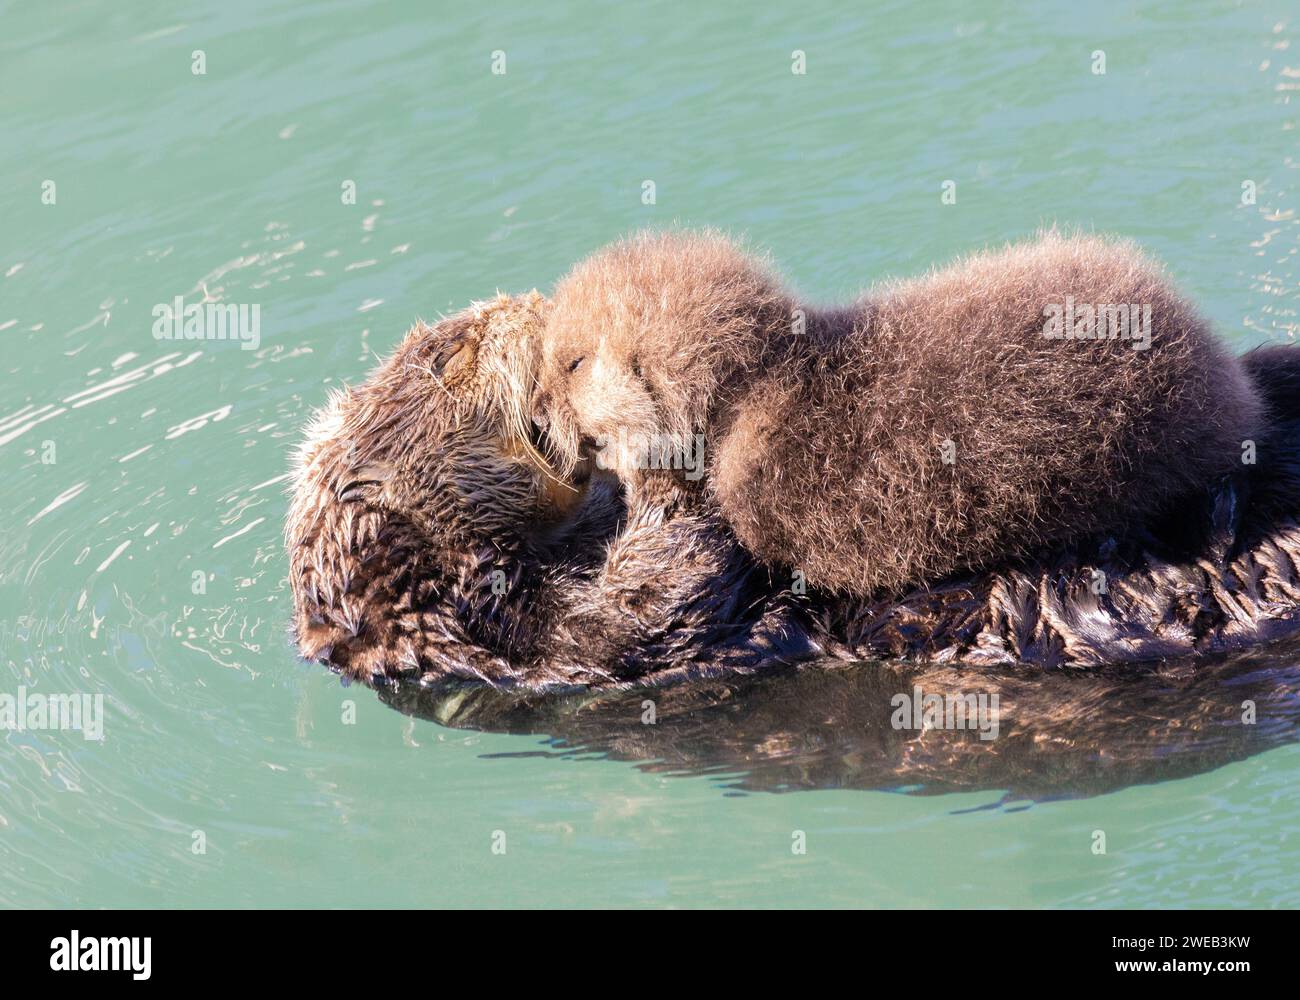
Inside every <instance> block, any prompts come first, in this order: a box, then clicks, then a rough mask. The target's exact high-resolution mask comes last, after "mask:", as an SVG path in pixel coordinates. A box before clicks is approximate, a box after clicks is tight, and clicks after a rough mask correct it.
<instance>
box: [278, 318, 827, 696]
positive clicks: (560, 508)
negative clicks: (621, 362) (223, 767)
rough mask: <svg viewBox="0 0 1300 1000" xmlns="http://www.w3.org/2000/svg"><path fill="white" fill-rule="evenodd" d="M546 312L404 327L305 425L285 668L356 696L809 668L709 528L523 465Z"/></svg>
mask: <svg viewBox="0 0 1300 1000" xmlns="http://www.w3.org/2000/svg"><path fill="white" fill-rule="evenodd" d="M546 308H547V304H546V302H545V300H544V299H543V298H542V297H541V296H539V295H536V294H533V295H530V296H525V297H519V298H509V297H504V296H502V297H500V298H498V299H497V300H495V301H493V302H488V303H481V304H478V305H476V306H474V307H472V308H470V309H468V310H466V311H465V312H462V313H459V314H457V315H455V316H452V317H449V318H447V319H445V320H443V321H441V322H439V323H437V324H435V325H433V326H427V325H424V324H419V325H417V326H416V327H415V328H414V329H412V330H411V332H410V333H409V334H408V335H407V336H406V338H405V340H403V342H402V343H401V345H400V346H399V347H398V348H397V350H396V351H395V352H394V353H393V355H392V356H391V357H390V358H389V359H388V360H387V361H385V362H384V363H383V364H382V365H380V366H379V368H378V369H377V370H376V371H375V372H373V373H372V374H371V376H370V377H369V378H368V379H367V380H366V381H365V382H364V383H363V384H361V385H360V386H358V387H356V388H352V389H347V390H344V391H342V392H338V393H336V394H335V395H334V396H333V397H332V398H331V399H330V401H329V402H328V404H327V405H326V406H325V407H324V408H323V409H322V410H321V411H320V413H318V414H317V416H316V417H315V419H314V420H313V421H312V423H311V425H310V427H309V428H308V430H307V434H306V440H305V442H304V443H303V445H302V446H301V448H300V449H299V452H298V455H297V457H296V462H295V474H294V481H293V486H292V490H293V501H292V504H291V506H290V510H289V514H288V520H287V525H286V546H287V549H288V553H289V563H290V575H289V580H290V585H291V588H292V592H293V601H294V621H293V632H294V636H295V639H296V641H297V644H298V648H299V651H300V652H301V654H302V655H303V656H304V657H305V658H308V659H314V660H319V661H321V662H323V663H326V664H328V665H330V666H331V667H333V668H334V669H336V670H337V671H339V672H340V673H342V674H344V675H345V676H347V677H349V678H354V679H358V680H362V681H365V682H367V683H371V684H382V683H384V682H386V681H390V680H396V679H406V680H416V681H423V682H431V681H436V680H445V679H448V678H462V679H467V680H474V681H480V682H484V683H486V684H489V685H492V686H494V687H520V686H523V687H528V688H532V689H547V690H554V689H557V688H570V687H582V686H602V685H611V684H619V683H623V682H627V681H629V680H634V679H637V678H640V677H642V676H644V675H646V674H649V673H655V674H658V675H660V676H663V677H669V676H674V675H677V674H691V675H701V676H709V675H710V674H713V673H719V674H721V673H743V672H746V671H749V670H754V669H758V668H760V667H762V666H764V665H767V664H769V663H771V662H773V661H774V660H776V659H781V658H785V659H799V658H802V657H805V656H807V655H808V653H809V648H810V643H809V642H808V640H807V639H806V637H805V635H804V633H803V631H802V630H800V629H798V628H795V627H793V626H792V624H791V622H790V619H791V618H792V615H793V606H794V601H793V600H792V599H791V598H790V597H789V596H786V595H781V594H773V593H771V592H770V586H768V581H767V578H766V575H765V574H764V573H763V572H761V571H760V570H759V568H758V567H756V566H755V565H754V564H753V562H752V560H750V559H748V557H747V556H746V555H745V554H744V552H743V550H742V549H741V548H740V546H739V545H738V544H737V543H736V542H735V540H734V539H733V538H731V537H730V536H729V534H728V533H727V532H726V531H725V530H723V529H722V528H721V527H720V526H719V525H717V524H711V523H709V522H708V520H707V518H701V517H698V516H695V515H682V516H681V517H676V516H675V512H674V511H673V509H672V505H671V503H669V502H664V501H656V502H648V503H646V504H645V505H643V506H641V507H639V508H634V509H631V510H628V511H624V510H623V507H622V505H621V503H620V502H619V500H618V498H617V495H616V492H615V491H614V490H613V489H612V488H611V486H610V484H608V483H607V482H604V481H600V482H596V483H594V484H593V485H591V486H590V487H589V488H577V489H575V488H574V484H566V483H563V482H560V481H559V480H558V478H557V476H556V475H555V473H554V472H553V471H552V470H550V469H549V468H548V467H546V465H545V463H544V461H541V460H540V459H539V456H538V455H537V452H536V451H535V450H534V449H533V447H532V445H531V443H530V441H529V439H528V437H527V427H528V423H527V421H526V420H524V419H523V415H524V413H525V410H524V406H525V404H526V403H527V401H528V399H529V398H530V395H531V392H532V388H533V386H532V370H533V367H534V366H535V351H536V346H537V343H538V334H539V332H540V327H541V323H542V321H543V320H544V317H545V311H546ZM666 519H667V520H668V523H665V520H666ZM616 532H617V533H616ZM666 567H671V571H670V572H669V571H666V569H665V568H666Z"/></svg>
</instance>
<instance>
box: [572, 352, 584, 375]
mask: <svg viewBox="0 0 1300 1000" xmlns="http://www.w3.org/2000/svg"><path fill="white" fill-rule="evenodd" d="M586 360H587V359H586V356H585V355H580V356H579V357H576V358H574V359H573V360H572V361H570V362H569V374H570V375H572V374H573V373H574V372H576V371H577V370H578V366H579V365H581V364H582V363H583V362H584V361H586Z"/></svg>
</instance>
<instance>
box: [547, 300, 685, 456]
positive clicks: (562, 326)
mask: <svg viewBox="0 0 1300 1000" xmlns="http://www.w3.org/2000/svg"><path fill="white" fill-rule="evenodd" d="M601 318H602V317H585V316H584V317H576V316H570V315H563V316H561V317H560V320H559V322H557V323H555V324H548V328H547V337H546V340H545V342H544V345H543V348H542V352H541V353H542V357H541V361H540V364H539V367H538V375H537V394H536V397H535V399H534V402H533V420H534V423H535V425H536V426H537V427H539V428H540V429H542V430H544V432H545V434H546V438H547V440H548V442H549V443H550V445H551V454H552V456H553V458H554V460H555V463H556V464H557V465H558V466H559V467H560V469H562V470H564V471H566V472H567V471H568V470H569V469H571V468H572V467H573V465H574V463H576V462H580V461H582V460H584V459H586V458H588V457H591V456H598V458H599V464H600V465H601V466H602V467H603V468H606V469H610V470H611V471H613V472H615V473H616V474H617V475H618V476H619V477H620V478H623V479H627V478H630V477H632V476H633V475H634V474H635V471H636V469H635V465H634V464H629V461H628V459H629V457H630V456H629V455H628V454H626V451H627V449H620V448H619V447H618V444H619V442H620V441H629V440H636V439H638V437H640V436H645V435H654V434H656V433H658V432H659V430H660V416H659V411H658V408H657V406H656V404H655V398H654V393H653V390H652V386H651V383H650V382H649V381H648V380H647V377H646V369H645V366H646V364H647V362H650V363H653V361H654V359H653V358H648V357H647V356H646V354H645V353H644V352H642V351H640V350H638V349H637V345H636V341H637V339H638V338H637V337H636V335H635V328H623V329H619V328H617V327H615V328H608V327H606V328H605V329H603V330H602V329H601V328H600V320H601Z"/></svg>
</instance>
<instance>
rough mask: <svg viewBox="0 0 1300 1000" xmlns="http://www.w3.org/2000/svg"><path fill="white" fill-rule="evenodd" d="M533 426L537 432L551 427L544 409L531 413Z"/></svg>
mask: <svg viewBox="0 0 1300 1000" xmlns="http://www.w3.org/2000/svg"><path fill="white" fill-rule="evenodd" d="M533 424H534V426H536V428H537V429H538V430H539V431H544V430H546V428H548V427H550V426H551V418H550V417H548V416H547V415H546V411H545V410H544V409H541V408H538V409H536V410H534V411H533Z"/></svg>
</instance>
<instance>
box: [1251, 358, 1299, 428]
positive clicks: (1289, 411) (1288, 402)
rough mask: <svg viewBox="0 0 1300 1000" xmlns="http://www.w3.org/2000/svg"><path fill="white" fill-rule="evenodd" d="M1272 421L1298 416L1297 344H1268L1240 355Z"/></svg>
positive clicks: (1282, 420) (1294, 419) (1288, 420)
mask: <svg viewBox="0 0 1300 1000" xmlns="http://www.w3.org/2000/svg"><path fill="white" fill-rule="evenodd" d="M1241 361H1242V364H1243V365H1245V367H1246V373H1247V374H1248V375H1249V376H1250V378H1251V381H1253V382H1254V383H1255V386H1256V387H1257V388H1258V389H1259V393H1260V395H1261V396H1262V397H1263V398H1264V403H1265V405H1266V406H1267V407H1268V411H1269V415H1270V416H1271V417H1272V419H1273V421H1274V422H1275V423H1288V422H1291V421H1296V420H1300V345H1294V344H1269V345H1266V346H1264V347H1256V348H1255V349H1254V350H1253V351H1248V352H1247V353H1246V354H1244V355H1242V358H1241Z"/></svg>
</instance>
